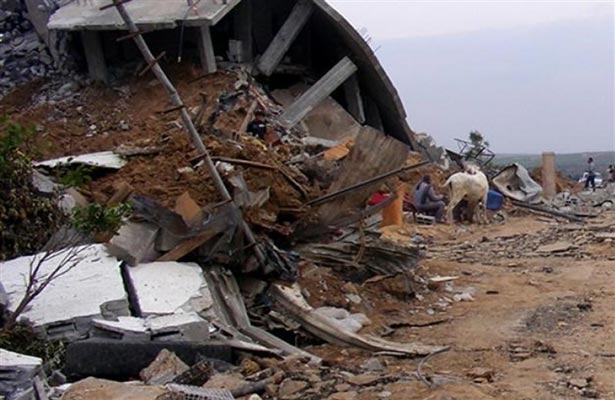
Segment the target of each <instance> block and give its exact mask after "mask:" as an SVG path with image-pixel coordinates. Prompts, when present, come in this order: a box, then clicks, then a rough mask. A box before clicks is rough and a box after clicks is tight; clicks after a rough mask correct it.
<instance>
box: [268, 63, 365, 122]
mask: <svg viewBox="0 0 615 400" xmlns="http://www.w3.org/2000/svg"><path fill="white" fill-rule="evenodd" d="M356 71H357V66H356V65H355V64H354V63H353V62H352V61H351V60H350V58H348V57H344V58H343V59H342V60H341V61H340V62H338V63H337V64H336V65H335V66H334V67H333V68H331V69H330V70H329V72H327V73H326V74H325V75H324V76H323V77H322V78H320V79H319V80H318V82H316V83H315V84H314V85H312V87H310V88H309V89H308V90H307V91H306V92H305V93H303V94H302V95H301V96H300V97H299V98H298V99H297V100H295V102H294V103H293V104H291V105H290V106H289V107H288V108H286V111H285V112H284V114H282V115H281V116H280V119H279V122H280V124H281V125H282V126H284V127H285V128H287V129H290V128H292V127H293V126H295V125H296V124H298V123H299V122H300V121H301V120H302V119H303V118H305V116H306V115H308V114H309V112H310V111H312V110H313V109H314V108H315V107H316V106H317V105H318V104H320V102H321V101H323V100H324V99H326V98H327V97H329V95H330V94H331V93H333V92H334V91H335V89H337V88H338V87H340V85H341V84H343V83H344V82H345V81H346V80H347V79H348V78H349V77H350V76H351V75H352V74H354V73H355V72H356Z"/></svg>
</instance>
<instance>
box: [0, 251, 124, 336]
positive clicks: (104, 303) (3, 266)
mask: <svg viewBox="0 0 615 400" xmlns="http://www.w3.org/2000/svg"><path fill="white" fill-rule="evenodd" d="M69 252H72V253H71V254H72V255H73V256H72V261H73V262H74V263H76V264H75V266H74V267H73V268H71V269H70V270H68V272H66V273H65V274H64V275H61V276H58V277H57V278H56V279H53V280H52V281H51V283H50V284H49V286H47V287H46V288H45V290H43V291H42V292H41V293H40V294H39V295H38V296H37V297H36V298H35V299H34V300H33V301H32V303H30V307H29V308H28V309H27V310H26V311H25V312H24V313H23V314H22V315H21V317H24V318H27V319H29V320H30V321H31V322H32V323H33V324H34V326H44V325H50V324H54V325H55V324H58V323H62V322H65V323H68V324H69V325H70V326H71V327H72V328H71V329H74V328H75V319H77V318H86V319H89V318H91V317H101V316H106V317H111V316H120V315H130V311H129V309H128V300H127V295H126V292H125V291H124V282H123V280H122V276H121V273H120V264H121V262H120V261H118V260H117V259H116V258H115V257H111V256H110V255H109V253H108V252H107V251H106V250H105V247H104V246H103V245H91V246H80V247H74V248H67V249H64V250H61V251H59V252H57V253H54V254H52V255H51V256H49V258H48V259H47V260H45V261H44V262H43V263H42V265H41V269H40V274H39V279H43V277H45V276H48V275H49V274H50V273H51V272H52V271H53V270H54V269H56V267H58V265H59V264H60V263H61V262H62V261H63V260H64V259H65V258H67V256H70V254H69ZM44 255H45V253H39V254H36V255H34V256H26V257H20V258H16V259H14V260H10V261H6V262H3V263H0V271H2V281H3V284H4V285H5V288H6V291H7V294H8V296H9V300H10V308H9V309H10V311H14V308H15V307H17V305H18V304H19V302H20V301H21V299H22V298H23V296H24V294H25V290H26V286H25V284H26V282H25V278H24V277H26V276H27V275H28V271H29V269H30V266H31V265H36V264H35V263H37V262H40V260H42V257H44ZM31 263H34V264H31ZM70 264H71V265H72V263H70Z"/></svg>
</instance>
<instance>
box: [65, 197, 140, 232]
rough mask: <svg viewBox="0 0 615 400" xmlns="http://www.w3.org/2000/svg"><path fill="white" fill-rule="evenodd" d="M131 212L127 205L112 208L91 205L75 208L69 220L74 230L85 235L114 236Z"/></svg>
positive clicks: (122, 204)
mask: <svg viewBox="0 0 615 400" xmlns="http://www.w3.org/2000/svg"><path fill="white" fill-rule="evenodd" d="M131 212H132V207H131V206H130V204H128V203H121V204H118V205H117V206H113V207H105V206H102V205H100V204H96V203H93V204H88V205H87V206H85V207H78V208H76V209H75V210H74V211H73V214H72V218H71V220H72V224H73V225H74V226H75V228H77V229H78V230H79V231H81V232H83V233H86V234H115V233H117V231H118V230H119V229H120V227H121V226H122V224H123V220H124V218H126V217H128V216H129V215H130V213H131Z"/></svg>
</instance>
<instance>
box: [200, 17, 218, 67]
mask: <svg viewBox="0 0 615 400" xmlns="http://www.w3.org/2000/svg"><path fill="white" fill-rule="evenodd" d="M197 29H198V30H199V55H200V57H201V66H202V67H203V72H204V73H206V74H211V73H214V72H216V70H217V66H216V55H215V54H214V44H213V42H212V40H211V31H210V30H209V26H200V27H198V28H197Z"/></svg>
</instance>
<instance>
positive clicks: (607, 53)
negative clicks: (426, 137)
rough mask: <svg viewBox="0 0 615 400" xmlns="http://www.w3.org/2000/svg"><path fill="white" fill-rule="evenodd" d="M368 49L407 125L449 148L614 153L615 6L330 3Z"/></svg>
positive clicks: (611, 1)
mask: <svg viewBox="0 0 615 400" xmlns="http://www.w3.org/2000/svg"><path fill="white" fill-rule="evenodd" d="M330 3H331V4H332V5H333V6H334V7H335V8H336V9H337V10H338V11H339V12H341V13H342V15H344V16H345V17H346V18H347V19H348V20H349V21H350V22H351V23H352V24H353V25H354V26H355V27H356V28H357V29H359V30H360V31H361V30H362V32H366V35H367V36H369V37H371V42H370V45H371V46H372V48H374V49H377V53H376V54H377V55H378V57H379V59H380V61H381V62H382V64H383V65H384V67H385V69H386V70H387V72H388V73H389V76H390V77H391V79H392V80H393V82H394V83H395V85H396V87H397V90H398V91H399V93H400V96H401V98H402V99H403V101H404V105H405V107H406V111H407V112H408V120H409V123H410V126H411V127H412V128H413V129H414V130H415V131H417V132H427V133H429V134H431V135H432V136H433V137H434V138H435V139H436V141H438V142H439V143H440V144H442V145H446V146H449V147H453V146H454V144H453V143H454V142H453V138H455V137H463V136H467V134H468V132H469V131H470V130H474V129H476V130H479V131H481V132H483V134H485V136H486V137H487V138H488V139H489V140H490V142H491V144H492V147H493V148H494V150H495V151H497V152H500V153H503V152H506V153H512V152H523V153H528V152H531V153H536V152H541V151H543V150H553V151H557V152H587V151H598V150H615V22H614V14H615V0H608V1H582V2H579V1H576V2H575V1H503V0H489V1H433V0H432V1H402V0H330Z"/></svg>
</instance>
